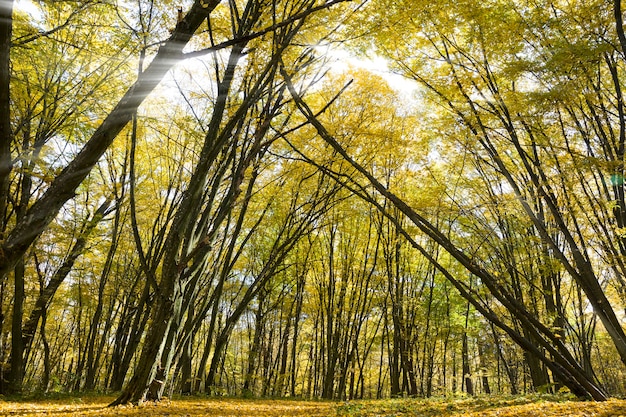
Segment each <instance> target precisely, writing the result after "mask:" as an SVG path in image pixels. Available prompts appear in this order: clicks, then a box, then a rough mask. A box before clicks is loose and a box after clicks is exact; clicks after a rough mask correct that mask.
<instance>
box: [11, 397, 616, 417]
mask: <svg viewBox="0 0 626 417" xmlns="http://www.w3.org/2000/svg"><path fill="white" fill-rule="evenodd" d="M113 399H114V397H109V396H91V395H90V396H84V397H62V398H41V399H24V400H5V399H2V398H1V397H0V416H41V415H46V416H59V417H60V416H65V417H68V416H105V417H106V416H170V417H173V416H190V417H191V416H212V417H214V416H221V417H231V416H232V417H235V416H237V417H241V416H251V417H252V416H259V417H262V416H276V417H277V416H302V417H321V416H338V417H357V416H362V417H374V416H377V417H378V416H380V417H382V416H396V417H400V416H403V417H413V416H414V417H434V416H442V417H462V416H463V417H496V416H497V417H508V416H521V417H531V416H532V417H535V416H550V417H592V416H593V417H620V416H622V417H626V400H617V399H611V400H609V401H607V402H603V403H598V402H578V401H571V400H566V399H564V398H558V397H542V396H525V397H506V398H505V397H493V396H490V397H478V398H439V399H427V400H423V399H393V400H364V401H349V402H331V401H304V400H289V399H284V400H270V399H237V398H206V397H185V398H177V399H173V400H165V401H162V402H160V403H158V404H154V403H145V404H142V405H140V406H118V407H112V408H108V407H107V404H109V403H110V402H111V401H113Z"/></svg>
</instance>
